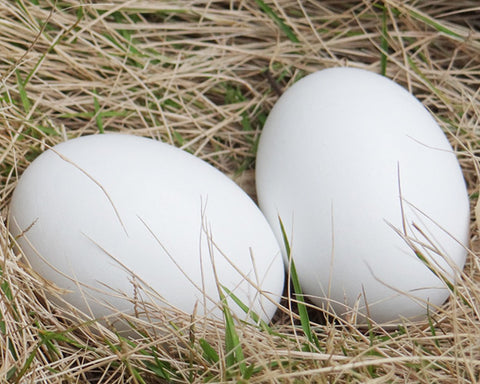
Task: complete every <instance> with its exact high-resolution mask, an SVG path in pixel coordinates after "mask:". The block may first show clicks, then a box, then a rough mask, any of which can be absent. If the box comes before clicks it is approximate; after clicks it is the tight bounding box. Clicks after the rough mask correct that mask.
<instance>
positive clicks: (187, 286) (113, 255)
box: [10, 134, 284, 321]
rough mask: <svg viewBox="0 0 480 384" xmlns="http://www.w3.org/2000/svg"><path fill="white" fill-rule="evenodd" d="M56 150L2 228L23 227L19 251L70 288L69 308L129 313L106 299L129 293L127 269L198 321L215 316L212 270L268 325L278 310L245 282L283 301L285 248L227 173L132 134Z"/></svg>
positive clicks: (18, 193)
mask: <svg viewBox="0 0 480 384" xmlns="http://www.w3.org/2000/svg"><path fill="white" fill-rule="evenodd" d="M54 150H55V151H56V152H58V153H59V154H61V155H62V156H63V158H62V157H61V156H59V154H57V153H55V152H54V151H52V150H48V151H46V152H45V153H43V154H42V155H40V156H39V157H38V158H37V159H36V160H35V161H34V162H33V163H32V164H31V165H30V166H29V167H28V168H27V170H26V171H25V172H24V174H23V175H22V176H21V178H20V180H19V183H18V186H17V188H16V189H15V192H14V195H13V198H12V202H11V206H10V227H11V230H12V231H13V234H14V235H18V234H19V233H21V232H22V231H24V230H25V229H27V228H29V227H30V226H31V228H30V229H28V230H27V231H26V233H25V235H24V236H22V237H20V239H19V242H20V246H21V247H22V249H23V250H24V252H25V254H26V256H27V258H28V260H29V262H30V263H31V265H32V266H33V268H34V269H35V270H36V271H37V272H38V273H40V274H41V275H42V276H44V277H45V278H47V279H49V280H51V281H53V282H54V283H56V284H57V285H58V286H60V287H62V288H66V289H70V290H72V291H73V292H72V293H70V294H67V295H66V299H67V300H68V301H69V302H70V303H72V304H73V305H75V306H76V307H78V308H79V309H81V310H83V311H85V312H86V313H89V311H90V309H91V313H92V314H93V315H94V316H95V317H102V316H104V315H108V314H110V313H111V311H110V310H108V309H107V308H106V307H105V306H104V305H103V303H104V302H108V303H109V304H111V305H112V306H113V307H114V308H116V309H118V310H120V311H123V312H129V313H131V312H132V311H133V304H132V303H130V302H128V301H126V300H124V299H122V298H116V297H114V296H115V295H113V296H112V293H113V294H114V293H115V291H119V292H123V293H125V294H127V295H128V296H129V297H134V290H133V285H132V283H131V280H132V277H131V274H130V273H129V272H126V271H125V269H128V270H130V271H132V272H133V273H134V274H136V275H138V279H136V281H137V283H138V282H140V281H141V280H143V282H144V283H145V284H144V286H145V287H147V290H151V289H153V290H155V291H156V292H157V293H158V294H160V295H161V296H162V297H163V298H164V299H165V300H166V301H167V302H168V303H170V304H171V305H173V306H174V307H177V308H179V309H181V310H183V311H185V312H187V313H192V311H193V310H194V306H195V305H196V303H198V308H197V316H201V315H202V314H203V313H208V315H209V316H210V317H215V316H216V317H218V318H221V316H222V315H221V311H220V310H219V309H218V308H217V307H216V304H217V303H218V302H219V294H218V290H217V285H216V281H215V276H214V272H213V267H212V265H213V264H214V265H215V268H216V273H217V276H218V280H219V283H220V284H222V285H224V286H226V287H227V288H229V289H230V290H231V291H233V292H234V293H235V294H236V295H237V296H238V297H239V298H240V299H241V300H242V301H243V302H244V303H245V304H246V305H248V306H249V307H250V308H251V309H252V310H253V311H255V312H256V313H258V314H259V315H261V317H262V318H263V319H264V320H267V321H268V320H270V319H271V317H272V316H273V314H274V311H275V309H276V306H275V304H273V303H272V302H270V301H269V300H267V298H266V297H263V296H262V295H261V294H260V293H259V292H258V291H257V290H256V289H255V287H254V286H252V285H251V284H250V283H249V282H247V280H246V279H245V278H244V276H246V277H247V278H248V279H250V280H251V282H253V284H255V285H258V286H260V287H261V289H262V290H263V291H265V294H266V295H267V296H269V297H271V298H272V299H273V301H279V298H280V295H281V294H282V289H283V281H284V269H283V262H282V257H281V252H280V249H279V246H278V243H277V242H276V239H275V236H274V234H273V233H272V230H271V229H270V227H269V225H268V223H267V221H266V220H265V218H264V216H263V215H262V213H261V212H260V210H259V209H258V208H257V206H256V205H255V204H254V203H253V202H252V201H251V199H250V198H249V197H248V196H247V195H246V194H245V193H244V192H243V191H242V190H241V189H240V188H239V187H238V186H237V185H236V184H235V183H233V182H232V181H231V180H230V179H228V178H227V177H226V176H225V175H223V174H222V173H221V172H219V171H218V170H216V169H215V168H213V167H212V166H210V165H208V164H207V163H205V162H203V161H201V160H200V159H198V158H196V157H194V156H192V155H190V154H188V153H186V152H184V151H181V150H180V149H177V148H174V147H172V146H169V145H167V144H163V143H160V142H158V141H154V140H150V139H146V138H140V137H135V136H130V135H120V134H105V135H96V136H85V137H81V138H77V139H74V140H70V141H67V142H65V143H62V144H59V145H57V146H55V147H54ZM100 186H101V187H100ZM109 199H110V200H109ZM115 210H116V211H117V212H115ZM117 213H118V215H117ZM120 220H121V221H120ZM32 223H34V224H33V225H32ZM122 223H123V224H122ZM29 243H30V244H31V245H33V247H32V246H30V245H29ZM34 249H35V250H36V251H37V252H38V253H37V252H35V251H34ZM212 260H214V263H212ZM237 269H238V270H237ZM62 274H63V275H62ZM242 274H243V275H244V276H242ZM140 279H141V280H140ZM73 280H78V282H80V283H81V284H82V289H81V290H82V291H83V295H84V296H82V294H81V293H80V289H79V286H78V284H77V283H76V282H74V281H73ZM86 286H89V287H93V288H95V289H97V290H100V291H104V293H100V292H98V291H95V290H92V289H87V288H86ZM107 287H109V288H107ZM204 293H205V295H204ZM143 297H144V298H146V295H145V294H143ZM86 298H88V299H86ZM147 299H148V298H147ZM147 301H148V300H147ZM230 306H231V308H232V309H233V311H234V312H235V313H236V314H237V315H238V316H239V318H241V319H247V318H248V317H247V315H246V314H245V313H244V312H243V311H242V310H241V309H240V308H239V307H238V306H236V304H234V303H232V302H230ZM89 308H90V309H89ZM210 312H211V313H210Z"/></svg>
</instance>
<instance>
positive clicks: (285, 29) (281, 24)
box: [255, 0, 300, 43]
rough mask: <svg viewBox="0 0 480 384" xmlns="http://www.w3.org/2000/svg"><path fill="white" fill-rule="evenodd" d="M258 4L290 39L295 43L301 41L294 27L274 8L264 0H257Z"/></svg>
mask: <svg viewBox="0 0 480 384" xmlns="http://www.w3.org/2000/svg"><path fill="white" fill-rule="evenodd" d="M255 2H256V3H257V5H258V6H259V7H260V9H261V10H262V11H263V12H265V14H266V15H267V16H269V17H270V18H271V19H272V20H273V21H274V22H275V24H277V25H278V27H279V28H280V29H281V30H282V32H283V33H284V34H285V35H286V36H287V37H288V38H289V40H290V41H293V42H294V43H299V42H300V40H299V39H298V37H297V35H295V32H293V29H292V28H290V27H289V26H288V25H287V24H285V22H284V21H283V20H282V18H281V17H279V16H278V15H277V14H276V13H275V12H274V11H273V9H272V8H270V7H269V6H268V5H267V4H266V3H265V2H264V1H263V0H255Z"/></svg>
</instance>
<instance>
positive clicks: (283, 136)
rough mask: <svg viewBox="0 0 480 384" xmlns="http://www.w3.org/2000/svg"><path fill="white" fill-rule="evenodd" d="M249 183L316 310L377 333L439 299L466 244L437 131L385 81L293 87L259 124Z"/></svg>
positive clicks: (357, 77) (336, 72) (465, 225)
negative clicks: (370, 325) (372, 326)
mask: <svg viewBox="0 0 480 384" xmlns="http://www.w3.org/2000/svg"><path fill="white" fill-rule="evenodd" d="M256 182H257V192H258V198H259V204H260V207H261V209H262V210H263V212H264V214H265V216H266V217H267V219H268V220H269V222H270V224H271V225H272V227H273V228H274V230H275V232H276V235H277V239H278V240H279V241H281V239H282V235H281V231H280V226H279V219H278V217H280V218H281V220H282V221H283V223H284V225H285V229H286V234H287V236H288V238H289V241H290V242H291V244H290V245H291V249H292V251H291V252H292V253H291V255H292V258H293V260H294V262H295V264H296V268H297V272H298V277H299V280H300V283H301V285H302V287H303V290H304V293H306V294H307V295H308V296H309V297H310V298H311V299H312V301H313V302H314V303H316V304H318V305H319V306H322V305H323V306H325V307H327V303H329V304H331V306H330V309H333V310H335V312H336V313H337V314H338V315H342V316H346V317H348V316H352V315H353V314H355V313H356V314H357V315H358V320H359V321H360V322H363V321H365V317H364V315H368V314H370V316H371V318H372V319H373V320H374V321H376V322H379V323H387V322H398V321H399V320H400V319H401V318H402V317H404V318H411V319H421V318H424V316H425V315H426V314H427V306H430V310H432V311H433V310H434V308H436V306H439V305H441V304H442V303H443V302H444V301H445V300H446V299H447V297H448V296H449V289H448V288H447V286H446V284H445V279H448V280H449V281H450V282H454V281H455V278H456V277H458V273H459V272H460V271H461V269H462V268H463V265H464V263H465V258H466V248H465V247H466V246H467V244H468V232H469V199H468V195H467V191H466V187H465V182H464V179H463V176H462V172H461V169H460V166H459V163H458V161H457V159H456V156H455V154H454V153H453V151H452V147H451V146H450V144H449V142H448V140H447V138H446V136H445V135H444V133H443V132H442V130H441V129H440V127H439V126H438V125H437V123H436V122H435V120H434V119H433V118H432V116H431V115H430V113H429V112H428V111H427V110H426V109H425V108H424V107H423V105H422V104H421V103H420V102H419V101H418V100H417V99H416V98H415V97H413V96H412V95H411V94H410V93H408V92H407V91H406V90H405V89H404V88H402V87H401V86H399V85H398V84H396V83H395V82H393V81H391V80H389V79H387V78H386V77H383V76H380V75H377V74H374V73H371V72H368V71H364V70H359V69H351V68H333V69H327V70H322V71H319V72H316V73H314V74H311V75H309V76H306V77H305V78H303V79H302V80H300V81H298V82H297V83H296V84H294V85H293V86H292V87H291V88H290V89H288V90H287V91H286V92H285V93H284V94H283V95H282V96H281V97H280V99H279V100H278V102H277V103H276V104H275V106H274V108H273V110H272V111H271V113H270V115H269V116H268V119H267V121H266V123H265V127H264V129H263V132H262V136H261V139H260V142H259V147H258V155H257V166H256ZM414 249H415V251H414ZM422 258H425V261H424V262H422V260H421V259H422ZM427 264H429V265H428V266H427ZM429 267H430V268H429ZM434 271H435V272H434ZM355 308H358V311H357V312H355Z"/></svg>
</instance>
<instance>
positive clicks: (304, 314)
mask: <svg viewBox="0 0 480 384" xmlns="http://www.w3.org/2000/svg"><path fill="white" fill-rule="evenodd" d="M278 220H279V222H280V229H281V231H282V237H283V242H284V244H285V250H286V252H287V258H288V263H289V266H290V278H291V280H292V284H293V290H294V292H295V297H296V299H297V307H298V314H299V316H300V324H301V326H302V330H303V333H304V334H305V336H306V338H307V340H308V341H309V342H310V343H311V346H312V345H317V344H318V340H317V338H316V337H315V338H314V336H313V331H312V328H311V326H310V317H309V316H308V311H307V306H306V304H305V298H304V296H303V292H302V287H301V286H300V281H299V279H298V275H297V269H296V268H295V263H294V261H293V257H292V255H291V249H290V244H289V241H288V237H287V234H286V232H285V227H284V225H283V222H282V219H281V218H280V217H278ZM316 341H317V342H316ZM311 346H309V349H310V350H311V348H310V347H311ZM317 347H319V346H318V345H317ZM312 352H313V351H312Z"/></svg>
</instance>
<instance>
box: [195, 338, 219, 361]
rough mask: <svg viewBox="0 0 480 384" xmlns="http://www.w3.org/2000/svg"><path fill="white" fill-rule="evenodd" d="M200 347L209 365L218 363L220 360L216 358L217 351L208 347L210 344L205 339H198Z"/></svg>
mask: <svg viewBox="0 0 480 384" xmlns="http://www.w3.org/2000/svg"><path fill="white" fill-rule="evenodd" d="M198 342H199V344H200V347H201V348H202V351H203V356H204V357H205V358H206V359H207V360H208V362H209V363H210V364H215V363H218V361H219V360H220V358H219V357H218V353H217V351H215V349H214V348H213V347H212V346H211V345H210V343H209V342H208V341H207V340H205V339H200V340H199V341H198Z"/></svg>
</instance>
